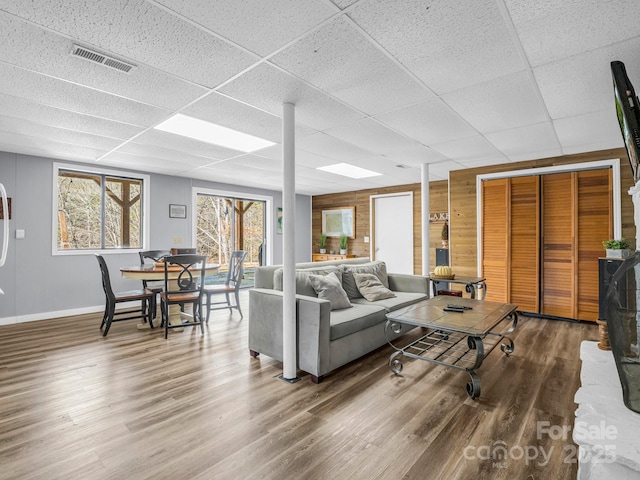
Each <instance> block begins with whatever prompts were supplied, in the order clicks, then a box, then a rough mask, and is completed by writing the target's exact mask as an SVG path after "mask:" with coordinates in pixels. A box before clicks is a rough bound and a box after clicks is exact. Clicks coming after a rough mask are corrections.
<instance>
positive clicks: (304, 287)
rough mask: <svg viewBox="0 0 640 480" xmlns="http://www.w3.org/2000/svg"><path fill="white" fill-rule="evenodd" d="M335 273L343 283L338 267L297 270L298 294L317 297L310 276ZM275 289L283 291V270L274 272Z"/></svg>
mask: <svg viewBox="0 0 640 480" xmlns="http://www.w3.org/2000/svg"><path fill="white" fill-rule="evenodd" d="M333 272H335V273H336V275H338V278H339V279H340V281H341V282H342V271H341V270H340V269H339V268H338V267H337V266H324V267H316V268H309V269H299V270H296V293H297V294H298V295H306V296H308V297H316V296H317V295H316V292H315V290H314V289H313V287H312V286H311V283H310V282H309V275H328V274H330V273H333ZM273 288H274V289H275V290H280V291H282V268H278V269H277V270H276V271H275V272H273Z"/></svg>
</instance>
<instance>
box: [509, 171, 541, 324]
mask: <svg viewBox="0 0 640 480" xmlns="http://www.w3.org/2000/svg"><path fill="white" fill-rule="evenodd" d="M510 180H511V211H510V215H511V237H510V238H511V255H510V262H509V272H510V275H509V281H510V285H509V293H510V296H509V303H515V304H516V305H518V307H519V309H520V310H521V311H524V312H531V313H538V311H539V308H540V307H539V305H540V303H539V302H540V293H539V292H540V248H539V245H540V203H539V200H540V177H539V176H538V175H535V176H534V175H532V176H528V177H515V178H511V179H510Z"/></svg>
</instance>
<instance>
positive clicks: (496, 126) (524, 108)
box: [442, 71, 547, 133]
mask: <svg viewBox="0 0 640 480" xmlns="http://www.w3.org/2000/svg"><path fill="white" fill-rule="evenodd" d="M442 99H443V100H444V101H445V102H446V103H448V104H449V106H450V107H451V108H453V109H454V110H455V111H456V112H457V113H458V114H459V115H460V116H461V117H462V118H464V119H465V120H466V121H467V122H469V123H470V124H471V125H472V126H473V127H474V128H475V129H477V130H478V131H479V132H483V133H485V132H495V131H497V130H505V129H507V128H513V127H519V126H522V125H529V124H531V123H539V122H544V121H545V120H547V112H546V109H545V105H544V103H542V98H541V97H540V95H539V94H538V92H537V89H536V86H535V85H534V83H533V79H532V78H531V76H530V74H529V72H525V71H523V72H518V73H514V74H511V75H507V76H505V77H502V78H497V79H495V80H492V81H490V82H485V83H482V84H479V85H474V86H472V87H468V88H465V89H462V90H458V91H456V92H452V93H447V94H445V95H443V96H442Z"/></svg>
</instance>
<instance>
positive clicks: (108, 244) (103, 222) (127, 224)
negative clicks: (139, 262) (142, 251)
mask: <svg viewBox="0 0 640 480" xmlns="http://www.w3.org/2000/svg"><path fill="white" fill-rule="evenodd" d="M57 187H58V191H57V197H58V198H57V199H58V232H57V249H58V251H62V250H99V249H100V250H101V249H117V248H122V249H124V248H141V247H142V233H143V232H142V230H143V229H142V205H143V202H142V200H143V199H142V192H143V181H142V180H141V179H136V178H126V177H119V176H114V175H104V174H97V173H88V172H81V171H76V170H63V169H59V170H58V182H57Z"/></svg>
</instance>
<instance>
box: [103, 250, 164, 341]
mask: <svg viewBox="0 0 640 480" xmlns="http://www.w3.org/2000/svg"><path fill="white" fill-rule="evenodd" d="M96 259H97V260H98V264H99V265H100V273H101V274H102V288H103V289H104V295H105V297H106V305H105V307H104V315H103V316H102V323H101V324H100V329H102V328H103V327H104V330H103V332H102V336H103V337H106V336H107V333H109V329H110V328H111V324H112V323H113V322H120V321H123V320H133V319H134V318H142V319H144V321H145V322H149V326H150V327H151V328H153V316H152V312H153V311H155V309H156V295H155V293H153V292H152V291H150V290H147V289H143V290H130V291H127V292H117V293H116V292H114V291H113V289H112V288H111V279H110V277H109V269H108V268H107V264H106V262H105V261H104V258H103V257H102V255H98V254H96ZM134 301H140V302H141V306H140V308H137V309H126V310H116V305H117V304H118V303H124V302H134Z"/></svg>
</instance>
